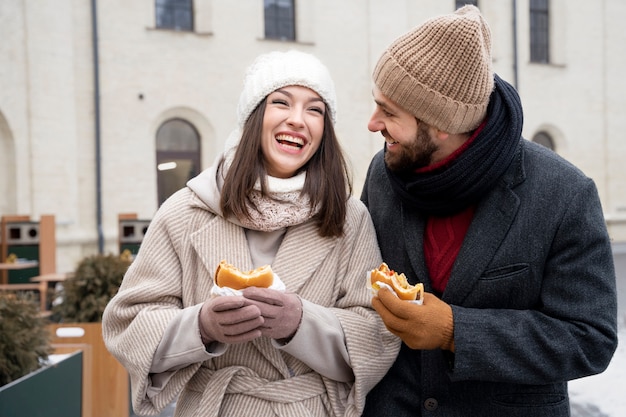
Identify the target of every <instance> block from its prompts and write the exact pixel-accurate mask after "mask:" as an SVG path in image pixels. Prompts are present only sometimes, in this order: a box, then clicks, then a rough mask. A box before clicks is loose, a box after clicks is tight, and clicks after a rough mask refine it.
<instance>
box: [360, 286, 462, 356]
mask: <svg viewBox="0 0 626 417" xmlns="http://www.w3.org/2000/svg"><path fill="white" fill-rule="evenodd" d="M372 306H373V307H374V309H375V310H376V311H377V312H378V314H380V317H381V318H382V319H383V322H384V323H385V326H387V329H389V331H390V332H391V333H393V334H395V335H396V336H398V337H399V338H400V339H402V341H403V342H404V343H405V344H406V345H407V346H408V347H410V348H411V349H424V350H431V349H438V348H440V349H443V350H449V351H451V352H454V321H453V320H452V308H451V307H450V305H449V304H447V303H445V302H443V301H441V300H440V299H439V298H437V297H436V296H434V295H433V294H431V293H424V303H423V304H422V305H418V304H414V303H411V302H408V301H404V300H400V299H399V298H398V297H396V296H395V295H394V294H392V293H391V291H389V290H388V289H387V288H383V289H381V290H380V291H378V296H377V297H374V298H373V299H372Z"/></svg>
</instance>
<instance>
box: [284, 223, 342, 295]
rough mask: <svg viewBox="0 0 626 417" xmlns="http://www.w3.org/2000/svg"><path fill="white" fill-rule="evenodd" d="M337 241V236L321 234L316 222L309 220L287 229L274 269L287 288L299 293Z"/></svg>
mask: <svg viewBox="0 0 626 417" xmlns="http://www.w3.org/2000/svg"><path fill="white" fill-rule="evenodd" d="M336 244H337V239H332V238H324V237H321V236H320V235H319V232H318V227H317V224H316V223H315V222H313V221H308V222H306V223H304V224H301V225H298V226H292V227H290V228H289V229H288V230H287V233H286V234H285V238H284V240H283V243H282V244H281V245H280V248H279V249H278V253H277V254H276V258H275V259H274V263H273V264H272V269H273V270H274V272H275V273H276V274H277V275H278V276H279V277H280V279H281V280H282V281H283V282H284V283H285V286H286V287H287V290H288V291H293V292H299V291H300V289H301V288H302V286H303V285H304V284H305V283H306V281H307V280H308V279H309V278H310V277H312V276H313V275H314V274H313V273H314V272H315V270H316V269H318V267H319V265H320V264H321V263H322V262H323V260H324V259H325V258H326V257H327V256H328V254H329V253H330V251H331V249H332V248H333V247H334V246H335V245H336Z"/></svg>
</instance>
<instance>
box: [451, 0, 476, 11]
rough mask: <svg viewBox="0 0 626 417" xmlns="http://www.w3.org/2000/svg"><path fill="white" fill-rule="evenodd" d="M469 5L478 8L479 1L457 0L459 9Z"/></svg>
mask: <svg viewBox="0 0 626 417" xmlns="http://www.w3.org/2000/svg"><path fill="white" fill-rule="evenodd" d="M468 4H471V5H474V6H476V7H478V0H456V8H457V9H460V8H461V7H463V6H465V5H468Z"/></svg>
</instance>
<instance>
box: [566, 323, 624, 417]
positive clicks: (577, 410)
mask: <svg viewBox="0 0 626 417" xmlns="http://www.w3.org/2000/svg"><path fill="white" fill-rule="evenodd" d="M618 337H619V344H618V346H617V350H616V351H615V355H614V356H613V359H612V360H611V363H610V364H609V367H608V368H607V369H606V371H604V372H603V373H601V374H598V375H593V376H589V377H586V378H581V379H577V380H574V381H570V382H569V395H570V403H571V409H572V417H623V416H626V395H625V391H624V382H625V381H626V320H624V322H622V323H621V325H620V329H619V333H618Z"/></svg>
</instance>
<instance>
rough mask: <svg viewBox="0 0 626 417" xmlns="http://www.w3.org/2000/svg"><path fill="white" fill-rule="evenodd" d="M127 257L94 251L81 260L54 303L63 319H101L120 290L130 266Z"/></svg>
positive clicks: (80, 321)
mask: <svg viewBox="0 0 626 417" xmlns="http://www.w3.org/2000/svg"><path fill="white" fill-rule="evenodd" d="M129 266H130V260H129V259H128V258H127V257H123V256H122V257H120V256H117V255H92V256H88V257H86V258H84V259H83V260H82V261H80V262H79V264H78V267H77V268H76V271H75V272H74V275H73V276H71V277H70V278H68V279H66V280H65V281H64V282H63V289H62V290H61V291H60V292H59V293H58V294H57V295H58V299H59V300H61V301H60V303H58V304H56V305H54V306H53V307H52V313H53V316H56V317H58V319H59V320H60V321H61V322H74V323H97V322H100V321H102V313H103V312H104V308H105V307H106V305H107V304H108V302H109V301H110V300H111V298H112V297H113V296H114V295H115V294H116V293H117V290H118V289H119V287H120V285H121V283H122V279H123V278H124V274H125V273H126V270H127V269H128V267H129Z"/></svg>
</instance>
